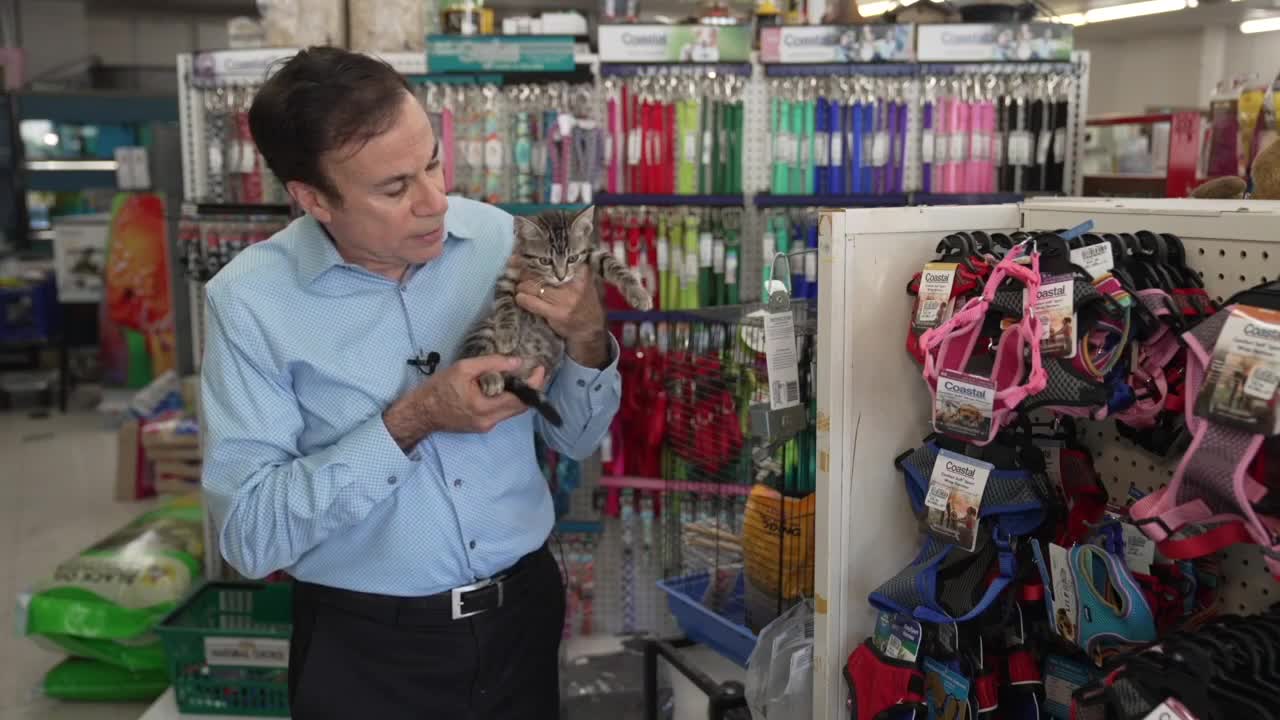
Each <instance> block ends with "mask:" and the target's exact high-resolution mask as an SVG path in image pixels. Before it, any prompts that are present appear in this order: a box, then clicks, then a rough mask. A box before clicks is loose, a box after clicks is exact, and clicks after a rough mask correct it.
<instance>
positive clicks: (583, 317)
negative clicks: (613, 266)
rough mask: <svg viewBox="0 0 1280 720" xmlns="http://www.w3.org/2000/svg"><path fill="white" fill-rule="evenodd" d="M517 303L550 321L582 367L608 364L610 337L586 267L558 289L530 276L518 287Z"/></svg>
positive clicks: (596, 292)
mask: <svg viewBox="0 0 1280 720" xmlns="http://www.w3.org/2000/svg"><path fill="white" fill-rule="evenodd" d="M516 303H517V304H519V305H520V307H522V308H524V309H525V310H528V311H529V312H531V313H533V314H534V315H538V316H539V317H542V318H543V319H544V320H546V321H547V324H548V325H550V326H551V329H552V330H554V331H555V332H556V334H557V335H559V336H560V337H562V338H564V340H565V344H566V345H567V346H568V348H567V350H568V353H569V357H571V358H573V359H574V361H575V362H577V363H578V364H579V365H582V366H583V367H593V368H603V367H605V366H606V365H608V364H609V334H608V330H607V329H606V327H605V312H604V306H603V305H602V304H601V303H600V293H599V291H597V289H596V282H595V277H594V276H593V275H592V274H591V269H590V268H588V267H587V266H586V265H583V266H581V267H579V268H578V272H577V273H576V274H575V275H574V276H573V278H572V279H571V280H570V281H569V282H567V283H565V284H563V285H559V286H554V285H544V284H543V283H542V281H540V280H534V279H531V278H529V277H528V276H527V275H526V276H525V279H524V280H522V281H521V282H520V284H519V285H517V286H516Z"/></svg>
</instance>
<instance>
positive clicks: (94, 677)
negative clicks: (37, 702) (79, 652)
mask: <svg viewBox="0 0 1280 720" xmlns="http://www.w3.org/2000/svg"><path fill="white" fill-rule="evenodd" d="M168 687H169V677H168V675H167V673H165V671H164V670H143V671H132V670H125V669H124V668H120V667H116V666H114V665H108V664H106V663H101V662H95V661H93V660H83V659H80V658H68V659H67V660H64V661H62V662H61V663H59V664H58V665H56V666H55V667H54V668H53V669H52V670H50V671H49V672H48V673H47V674H46V675H45V676H44V694H45V696H47V697H51V698H55V699H57V700H87V701H97V702H104V701H112V700H118V701H130V700H132V701H150V700H155V699H156V698H158V697H160V696H161V695H162V694H164V691H165V689H166V688H168Z"/></svg>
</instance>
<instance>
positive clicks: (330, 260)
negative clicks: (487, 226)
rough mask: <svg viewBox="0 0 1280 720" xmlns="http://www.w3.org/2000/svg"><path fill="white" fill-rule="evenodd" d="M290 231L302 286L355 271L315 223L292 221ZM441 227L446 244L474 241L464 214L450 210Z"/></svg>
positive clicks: (307, 219)
mask: <svg viewBox="0 0 1280 720" xmlns="http://www.w3.org/2000/svg"><path fill="white" fill-rule="evenodd" d="M451 199H452V197H451ZM459 204H462V203H459ZM460 209H461V208H459V210H460ZM294 227H295V238H296V242H295V244H294V251H295V256H296V258H297V264H298V275H299V277H300V279H301V280H302V283H303V284H304V285H310V284H311V283H312V282H314V281H315V280H316V279H317V278H319V277H320V276H321V275H323V274H324V273H325V272H326V271H327V270H329V269H330V268H333V267H340V266H344V267H352V268H354V267H358V266H357V265H354V264H353V263H349V262H347V261H346V260H344V259H343V258H342V255H341V254H339V253H338V248H337V246H336V245H334V243H333V236H332V235H331V234H330V233H329V230H328V229H327V228H326V227H325V226H324V225H323V224H321V223H320V221H319V220H316V219H315V218H314V217H312V216H310V215H303V216H302V217H300V218H298V219H297V220H295V221H294ZM444 227H445V243H446V244H447V243H448V241H449V240H451V239H452V240H474V239H475V238H476V232H475V226H474V225H473V224H472V223H471V222H470V218H468V217H467V213H466V212H458V211H455V209H454V207H452V206H451V207H450V208H449V210H448V211H446V212H445V216H444Z"/></svg>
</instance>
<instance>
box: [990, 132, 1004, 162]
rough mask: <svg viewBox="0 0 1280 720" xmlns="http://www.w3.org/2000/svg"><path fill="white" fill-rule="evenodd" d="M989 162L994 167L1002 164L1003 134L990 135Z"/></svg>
mask: <svg viewBox="0 0 1280 720" xmlns="http://www.w3.org/2000/svg"><path fill="white" fill-rule="evenodd" d="M991 163H992V164H993V165H995V166H996V167H1000V166H1002V165H1004V136H1003V135H1001V134H1000V133H996V134H995V135H992V136H991Z"/></svg>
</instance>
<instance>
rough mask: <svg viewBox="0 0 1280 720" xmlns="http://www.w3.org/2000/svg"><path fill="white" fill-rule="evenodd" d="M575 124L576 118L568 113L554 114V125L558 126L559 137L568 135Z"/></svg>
mask: <svg viewBox="0 0 1280 720" xmlns="http://www.w3.org/2000/svg"><path fill="white" fill-rule="evenodd" d="M576 124H577V123H576V118H574V117H573V115H572V114H570V113H560V114H559V115H557V116H556V125H557V126H559V129H560V135H561V137H569V134H570V133H572V132H573V126H574V125H576Z"/></svg>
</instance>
